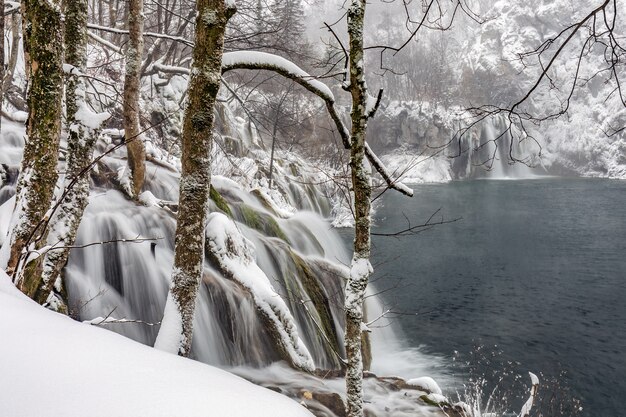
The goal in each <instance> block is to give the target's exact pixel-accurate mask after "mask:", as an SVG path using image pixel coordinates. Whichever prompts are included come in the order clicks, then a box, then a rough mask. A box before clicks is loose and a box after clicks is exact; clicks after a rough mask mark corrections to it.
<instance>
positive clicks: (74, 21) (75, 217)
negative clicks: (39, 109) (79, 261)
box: [29, 0, 100, 312]
mask: <svg viewBox="0 0 626 417" xmlns="http://www.w3.org/2000/svg"><path fill="white" fill-rule="evenodd" d="M87 7H88V0H66V2H65V44H66V50H65V61H66V62H67V63H68V64H70V65H71V66H72V67H73V68H71V70H70V71H69V73H68V74H67V78H66V92H65V102H66V106H65V107H66V122H67V132H68V138H67V165H66V169H65V182H64V184H63V187H62V189H63V195H62V200H61V201H59V202H58V207H57V208H56V210H55V211H54V213H53V217H52V220H51V221H50V227H49V232H48V239H47V240H48V242H47V246H49V247H50V248H51V250H49V251H48V252H47V253H46V255H45V258H44V260H43V264H42V265H40V267H38V268H37V271H36V272H37V273H39V274H41V277H42V280H41V284H40V288H39V290H38V291H37V294H36V297H35V299H36V301H38V302H39V303H40V304H44V305H46V306H47V307H49V308H51V309H53V310H56V311H60V312H67V303H66V297H65V291H64V285H63V282H62V280H61V279H60V273H61V270H62V269H63V267H64V266H65V264H66V263H67V259H68V256H69V252H70V249H69V246H72V245H73V244H74V242H75V240H76V232H77V231H78V225H79V224H80V221H81V218H82V217H83V213H84V211H85V208H86V207H87V203H88V200H89V176H88V173H87V172H86V171H87V168H88V166H89V165H90V163H91V158H92V156H93V147H94V144H95V141H96V138H97V133H98V132H97V129H98V128H97V127H96V128H95V129H94V127H95V123H93V120H90V121H85V120H84V118H85V116H86V115H90V117H91V118H93V117H98V118H100V116H99V115H98V116H96V115H91V114H90V112H89V111H88V110H87V105H86V103H85V81H84V79H83V78H82V77H81V76H80V75H81V73H82V72H83V71H84V70H85V68H86V66H87ZM79 111H80V112H81V113H79ZM86 122H88V123H86ZM86 124H87V125H86ZM29 269H30V268H29Z"/></svg>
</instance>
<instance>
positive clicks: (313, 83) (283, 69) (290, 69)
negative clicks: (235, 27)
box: [222, 51, 335, 103]
mask: <svg viewBox="0 0 626 417" xmlns="http://www.w3.org/2000/svg"><path fill="white" fill-rule="evenodd" d="M232 69H259V70H270V71H274V72H277V73H279V74H281V75H283V76H285V77H287V78H289V79H291V80H293V81H295V82H296V83H298V84H300V85H301V86H303V87H304V88H306V89H307V90H309V91H310V92H312V93H314V94H317V95H318V96H320V97H321V98H323V99H324V100H329V101H332V102H333V103H334V102H335V96H334V95H333V93H332V92H331V91H330V88H328V86H326V84H324V83H323V82H321V81H318V80H316V79H315V78H314V77H312V76H311V75H309V74H308V73H307V72H306V71H304V70H303V69H301V68H300V67H299V66H297V65H296V64H294V63H293V62H291V61H289V60H287V59H285V58H283V57H280V56H278V55H274V54H268V53H267V52H257V51H236V52H227V53H225V54H224V56H223V57H222V73H225V72H227V71H229V70H232Z"/></svg>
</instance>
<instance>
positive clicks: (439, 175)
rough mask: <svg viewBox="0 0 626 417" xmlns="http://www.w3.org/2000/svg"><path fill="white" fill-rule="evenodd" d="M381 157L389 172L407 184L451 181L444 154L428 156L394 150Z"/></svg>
mask: <svg viewBox="0 0 626 417" xmlns="http://www.w3.org/2000/svg"><path fill="white" fill-rule="evenodd" d="M381 159H382V161H383V163H384V164H385V166H386V167H387V169H388V170H389V171H390V172H392V173H394V175H396V176H398V177H399V179H400V180H402V182H405V183H407V184H424V183H445V182H450V181H452V170H451V166H450V159H449V158H446V157H445V156H435V157H428V156H420V155H419V154H416V153H412V152H394V153H391V154H388V155H384V156H382V157H381Z"/></svg>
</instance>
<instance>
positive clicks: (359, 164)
mask: <svg viewBox="0 0 626 417" xmlns="http://www.w3.org/2000/svg"><path fill="white" fill-rule="evenodd" d="M364 16H365V0H352V4H351V6H350V8H349V9H348V35H349V37H350V56H349V60H350V93H351V95H352V112H351V119H352V135H351V136H352V142H351V146H350V169H351V171H352V187H353V189H354V212H355V224H354V254H353V257H352V266H351V269H350V277H349V278H348V282H347V284H346V291H345V294H346V295H345V310H346V334H345V346H346V355H347V360H348V365H347V370H346V400H347V401H346V414H347V416H348V417H357V416H359V417H360V416H362V415H363V352H362V348H361V347H362V327H361V323H362V321H363V299H364V296H365V290H366V288H367V283H368V279H369V275H370V273H371V272H372V266H371V264H370V262H369V258H370V197H371V193H372V191H371V185H370V173H369V172H368V170H367V169H366V168H365V167H364V164H363V162H364V161H363V158H364V156H365V131H366V127H367V118H368V114H367V108H366V107H367V106H366V103H367V87H366V85H365V76H364V64H363V18H364Z"/></svg>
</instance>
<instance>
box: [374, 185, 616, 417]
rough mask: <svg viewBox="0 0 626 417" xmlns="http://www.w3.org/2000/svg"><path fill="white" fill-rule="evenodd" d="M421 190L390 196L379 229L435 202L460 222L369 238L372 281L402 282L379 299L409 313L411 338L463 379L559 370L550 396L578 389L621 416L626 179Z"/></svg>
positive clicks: (598, 409) (592, 416) (550, 374)
mask: <svg viewBox="0 0 626 417" xmlns="http://www.w3.org/2000/svg"><path fill="white" fill-rule="evenodd" d="M414 188H415V191H416V195H415V197H414V198H412V199H409V198H406V197H404V196H401V195H398V194H397V193H392V192H388V193H386V194H385V196H384V197H383V207H380V208H379V209H378V211H377V213H376V223H377V226H376V227H375V228H374V230H373V232H378V233H385V232H393V231H397V230H400V229H403V228H405V227H406V224H407V223H406V219H405V216H406V217H408V218H409V219H410V220H411V222H412V223H413V224H418V223H421V222H423V221H425V220H426V219H427V218H428V217H429V216H430V215H431V214H432V213H433V212H434V211H435V210H437V209H439V208H441V213H442V214H443V215H444V217H445V219H453V218H457V217H462V220H460V221H458V222H455V223H453V224H446V225H442V226H437V227H434V228H433V229H431V230H428V231H426V232H423V233H420V234H417V235H414V236H408V237H403V238H397V239H396V238H389V237H374V239H373V244H374V248H373V252H372V253H373V263H374V267H375V270H376V271H375V276H374V279H376V285H377V287H378V288H379V289H385V288H390V287H396V288H395V289H391V290H390V291H388V292H385V293H384V294H383V298H384V299H385V301H386V303H387V304H388V305H389V306H391V307H392V308H393V309H394V310H395V311H398V312H401V313H402V314H401V315H398V317H397V319H398V320H399V322H400V324H401V327H402V328H403V330H404V332H405V336H406V338H407V339H408V341H409V343H410V344H411V345H414V346H417V345H423V346H425V349H426V350H427V351H430V352H433V353H438V354H443V355H445V356H447V357H449V358H450V362H451V367H452V368H453V372H455V373H458V375H459V377H460V378H461V379H462V378H464V377H465V376H466V374H467V373H470V372H471V373H473V374H475V375H476V374H481V373H484V374H487V375H491V376H488V377H487V378H488V379H491V383H495V382H494V381H495V379H497V378H498V376H495V377H494V376H493V375H499V376H504V374H506V372H508V371H509V370H512V371H513V372H514V373H520V374H523V375H524V377H523V379H522V380H520V381H517V382H514V381H512V377H505V378H504V381H503V382H502V383H501V386H502V389H503V390H505V391H506V390H507V389H511V390H513V391H516V390H517V391H519V389H518V388H517V387H518V385H516V384H519V383H520V382H521V383H526V382H527V380H528V378H527V377H526V375H527V374H526V371H532V372H535V373H539V372H541V373H542V374H543V376H542V380H544V381H548V380H551V379H556V380H558V386H555V385H553V383H552V382H550V383H547V382H546V383H545V384H544V385H542V388H543V390H544V391H543V392H544V394H549V393H553V394H554V395H556V396H557V397H559V398H563V400H559V402H562V403H564V404H566V403H567V404H569V399H571V397H576V398H580V399H581V400H582V406H583V410H582V412H581V415H583V416H586V417H608V416H611V417H612V416H624V415H626V407H625V406H624V401H626V352H625V348H626V181H611V180H596V179H594V180H592V179H541V180H528V181H526V180H520V181H470V182H455V183H450V184H437V185H418V186H415V187H414ZM415 312H420V314H419V315H415V314H413V313H415ZM477 346H479V347H480V348H479V349H477ZM455 352H458V353H457V354H455ZM453 357H454V358H455V361H453V360H452V358H453ZM454 363H456V364H463V366H457V365H454ZM468 363H469V367H466V366H465V365H467V364H468ZM470 368H472V369H473V370H470ZM562 373H564V375H562ZM518 395H519V396H520V397H524V396H525V393H524V391H519V392H518ZM523 400H524V399H520V400H519V401H517V402H515V400H513V403H514V405H515V406H517V405H519V403H520V402H521V401H523ZM513 411H517V412H519V408H517V410H513ZM544 415H546V416H556V415H573V414H572V411H571V410H570V411H565V412H564V413H562V414H559V413H557V412H556V411H550V410H547V411H545V414H544Z"/></svg>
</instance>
